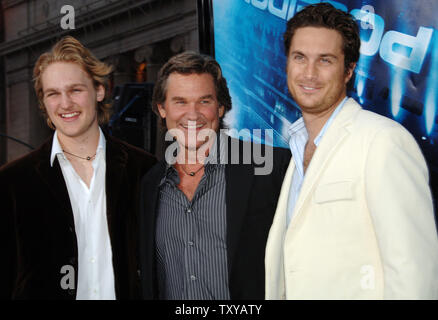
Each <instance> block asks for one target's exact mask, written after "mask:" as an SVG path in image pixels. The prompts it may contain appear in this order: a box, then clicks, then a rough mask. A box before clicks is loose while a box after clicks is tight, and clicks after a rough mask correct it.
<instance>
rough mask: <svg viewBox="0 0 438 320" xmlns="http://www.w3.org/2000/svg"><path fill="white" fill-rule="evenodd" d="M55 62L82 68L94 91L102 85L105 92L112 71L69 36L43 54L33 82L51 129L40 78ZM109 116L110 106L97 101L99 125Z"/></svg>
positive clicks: (35, 70)
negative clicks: (91, 82) (68, 63)
mask: <svg viewBox="0 0 438 320" xmlns="http://www.w3.org/2000/svg"><path fill="white" fill-rule="evenodd" d="M55 62H72V63H75V64H77V65H78V67H79V68H82V69H83V70H84V71H85V72H86V73H87V74H88V76H89V77H90V78H91V80H92V81H93V85H94V87H95V88H96V89H97V88H98V87H99V86H100V85H102V86H103V87H104V88H105V91H106V90H107V89H108V76H109V74H110V73H111V71H112V67H110V66H108V65H107V64H105V63H104V62H102V61H100V60H99V59H97V58H96V57H95V56H94V55H93V54H92V53H91V52H90V51H89V50H88V49H87V48H85V47H84V46H83V45H82V43H80V42H79V41H78V40H76V39H75V38H73V37H71V36H66V37H64V38H62V39H61V40H59V41H58V42H57V43H56V44H55V45H54V46H53V48H52V49H51V50H50V51H49V52H46V53H43V54H42V55H41V56H40V57H39V58H38V60H37V62H36V63H35V67H34V69H33V80H34V88H35V93H36V95H37V97H38V102H39V107H40V109H41V111H42V112H43V114H44V116H45V117H46V121H47V125H48V126H49V127H50V128H52V129H55V127H54V126H53V123H52V121H51V120H50V118H49V116H48V115H47V111H46V107H45V106H44V101H43V98H44V94H43V84H42V80H41V76H42V74H43V73H44V71H45V70H46V68H47V67H48V66H49V65H50V64H52V63H55ZM110 116H111V104H109V103H105V102H104V101H98V102H97V117H98V121H99V124H105V123H107V122H108V120H109V118H110Z"/></svg>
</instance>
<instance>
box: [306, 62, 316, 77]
mask: <svg viewBox="0 0 438 320" xmlns="http://www.w3.org/2000/svg"><path fill="white" fill-rule="evenodd" d="M304 76H305V77H306V79H308V80H314V79H316V78H317V77H318V69H317V67H316V63H315V62H313V61H309V62H308V63H307V64H306V66H305V69H304Z"/></svg>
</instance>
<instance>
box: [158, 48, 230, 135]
mask: <svg viewBox="0 0 438 320" xmlns="http://www.w3.org/2000/svg"><path fill="white" fill-rule="evenodd" d="M172 73H180V74H186V75H187V74H193V73H196V74H203V73H208V74H210V75H211V76H212V77H213V82H214V87H215V89H216V96H217V99H218V102H219V105H220V106H224V109H225V112H224V116H225V114H226V113H227V112H228V111H230V110H231V96H230V92H229V91H228V86H227V81H226V79H225V78H224V77H223V75H222V70H221V67H220V65H219V63H217V61H216V60H214V59H213V58H212V57H210V56H207V55H202V54H198V53H196V52H192V51H186V52H183V53H180V54H177V55H175V56H173V57H172V58H170V59H169V61H168V62H167V63H166V64H165V65H164V66H163V67H162V68H161V69H160V71H159V72H158V79H157V81H156V83H155V86H154V93H153V95H152V110H153V111H154V112H155V113H156V114H157V115H158V116H160V114H159V112H158V105H159V104H163V103H164V102H165V100H166V95H167V79H168V78H169V76H170V74H172ZM161 124H162V126H163V127H165V126H166V121H165V119H161ZM223 127H224V124H223V117H222V118H221V119H220V124H219V128H223Z"/></svg>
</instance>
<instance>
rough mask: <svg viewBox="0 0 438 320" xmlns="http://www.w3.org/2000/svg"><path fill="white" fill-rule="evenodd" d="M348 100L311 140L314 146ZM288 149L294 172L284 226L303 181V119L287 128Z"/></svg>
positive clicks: (345, 99)
mask: <svg viewBox="0 0 438 320" xmlns="http://www.w3.org/2000/svg"><path fill="white" fill-rule="evenodd" d="M347 100H348V97H345V98H344V100H342V101H341V103H340V104H339V105H338V106H337V107H336V109H335V111H333V113H332V114H331V116H330V118H329V119H328V120H327V122H326V123H325V124H324V127H323V128H322V129H321V131H320V132H319V134H318V136H317V137H316V138H315V140H313V143H314V144H315V146H317V147H318V145H319V143H320V141H321V139H322V137H323V136H324V133H325V132H326V131H327V129H328V127H329V126H330V124H331V123H332V122H333V119H334V118H335V117H336V115H337V114H338V113H339V111H341V109H342V106H343V105H344V103H345V101H347ZM288 132H289V136H290V138H289V147H290V151H291V152H292V159H293V160H294V162H295V170H294V173H293V175H292V184H291V188H290V192H289V200H288V207H287V215H286V225H287V226H288V225H289V222H290V221H291V220H292V215H293V211H294V209H295V204H296V203H297V200H298V196H299V195H300V190H301V186H302V185H303V181H304V165H303V161H304V148H305V147H306V143H307V140H308V139H309V135H308V134H307V129H306V126H305V125H304V120H303V117H301V118H299V119H298V120H297V121H295V122H294V123H293V124H292V125H291V126H290V127H289V130H288Z"/></svg>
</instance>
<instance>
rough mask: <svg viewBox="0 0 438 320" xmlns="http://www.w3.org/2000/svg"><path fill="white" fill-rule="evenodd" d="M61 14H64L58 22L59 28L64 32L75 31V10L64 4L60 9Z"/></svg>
mask: <svg viewBox="0 0 438 320" xmlns="http://www.w3.org/2000/svg"><path fill="white" fill-rule="evenodd" d="M61 14H64V16H63V17H62V18H61V22H60V24H61V28H62V29H64V30H68V29H75V8H74V7H73V6H71V5H68V4H66V5H64V6H62V7H61Z"/></svg>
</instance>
